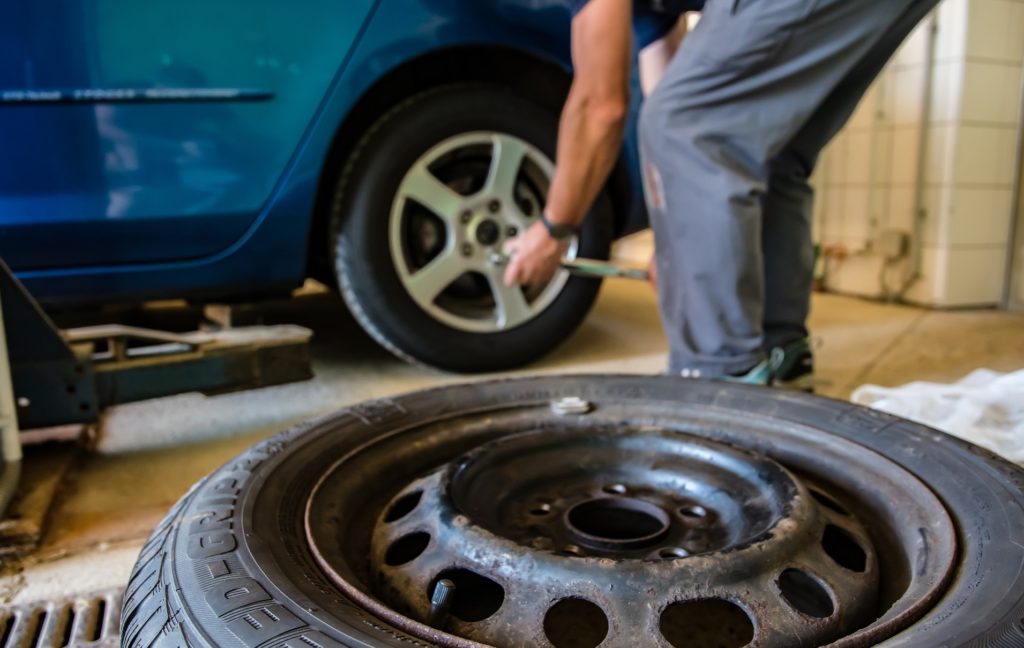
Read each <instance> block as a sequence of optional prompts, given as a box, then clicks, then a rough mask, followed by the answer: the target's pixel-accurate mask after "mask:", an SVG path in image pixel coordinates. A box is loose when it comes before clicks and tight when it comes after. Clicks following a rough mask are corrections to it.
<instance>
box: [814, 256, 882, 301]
mask: <svg viewBox="0 0 1024 648" xmlns="http://www.w3.org/2000/svg"><path fill="white" fill-rule="evenodd" d="M881 271H882V259H881V257H877V256H849V257H847V258H846V259H844V260H843V261H842V262H839V263H833V264H832V265H831V266H830V268H829V276H828V283H827V287H828V289H829V290H833V291H835V292H839V293H843V294H845V295H857V296H860V297H870V298H877V297H880V296H881V295H882V286H881V283H880V279H879V276H880V275H881Z"/></svg>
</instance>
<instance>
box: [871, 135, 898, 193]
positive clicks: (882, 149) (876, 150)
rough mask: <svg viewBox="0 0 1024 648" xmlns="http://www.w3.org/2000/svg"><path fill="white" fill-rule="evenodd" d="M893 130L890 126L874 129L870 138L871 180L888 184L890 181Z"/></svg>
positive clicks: (875, 182)
mask: <svg viewBox="0 0 1024 648" xmlns="http://www.w3.org/2000/svg"><path fill="white" fill-rule="evenodd" d="M894 139H895V137H894V135H893V131H892V129H890V128H879V129H875V130H874V131H873V133H872V139H871V182H872V183H873V184H875V185H880V184H881V185H888V184H889V182H891V181H892V162H893V140H894Z"/></svg>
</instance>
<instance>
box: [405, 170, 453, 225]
mask: <svg viewBox="0 0 1024 648" xmlns="http://www.w3.org/2000/svg"><path fill="white" fill-rule="evenodd" d="M399 197H400V198H411V199H412V200H415V201H416V202H417V203H419V204H421V205H423V206H424V207H426V208H427V209H429V210H430V211H432V212H434V213H435V214H437V215H438V216H440V217H441V218H442V219H444V220H445V221H446V222H449V223H453V222H455V219H456V218H457V216H458V214H459V212H460V211H461V210H462V205H463V202H464V201H465V199H464V198H463V197H462V196H460V195H459V194H458V193H456V192H455V191H453V190H452V189H450V188H449V187H448V186H447V185H445V184H444V183H443V182H441V181H440V180H438V179H437V178H436V177H435V176H434V174H433V173H431V172H430V170H429V169H428V168H427V167H426V165H422V164H421V165H417V166H416V167H414V168H413V169H412V170H411V171H409V175H407V176H406V177H405V180H404V181H403V182H402V186H401V187H400V188H399Z"/></svg>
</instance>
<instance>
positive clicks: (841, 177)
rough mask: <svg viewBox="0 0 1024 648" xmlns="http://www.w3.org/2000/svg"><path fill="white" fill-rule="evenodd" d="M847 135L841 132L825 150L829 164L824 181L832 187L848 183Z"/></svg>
mask: <svg viewBox="0 0 1024 648" xmlns="http://www.w3.org/2000/svg"><path fill="white" fill-rule="evenodd" d="M846 139H847V138H846V134H845V133H843V132H841V133H840V134H839V135H838V136H836V138H835V139H834V140H832V143H831V144H829V145H828V148H826V149H825V151H826V155H827V156H828V163H827V165H826V168H825V174H824V181H825V184H827V185H830V186H835V185H841V184H844V183H845V182H846Z"/></svg>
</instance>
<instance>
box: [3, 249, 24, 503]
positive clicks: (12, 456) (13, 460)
mask: <svg viewBox="0 0 1024 648" xmlns="http://www.w3.org/2000/svg"><path fill="white" fill-rule="evenodd" d="M0 263H2V262H0ZM5 268H6V266H5ZM3 306H4V295H3V294H2V293H0V470H2V471H3V472H0V516H2V515H3V512H4V511H6V510H7V505H8V504H9V503H10V501H11V497H13V496H14V491H15V489H16V488H17V487H18V478H19V477H20V475H21V441H20V439H19V438H18V414H17V411H16V410H15V408H14V387H13V385H12V384H11V365H10V361H9V360H8V357H7V336H6V335H5V333H4V330H5V329H4V310H3Z"/></svg>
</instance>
